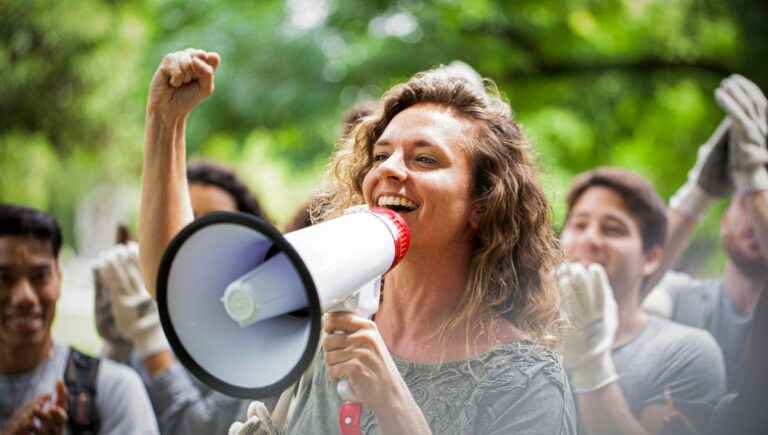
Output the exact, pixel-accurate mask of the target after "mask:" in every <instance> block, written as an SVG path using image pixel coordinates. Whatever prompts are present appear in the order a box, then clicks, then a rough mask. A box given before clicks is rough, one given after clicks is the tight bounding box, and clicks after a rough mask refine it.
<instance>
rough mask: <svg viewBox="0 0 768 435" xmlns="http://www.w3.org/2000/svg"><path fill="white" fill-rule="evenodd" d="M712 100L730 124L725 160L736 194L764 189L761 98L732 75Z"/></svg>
mask: <svg viewBox="0 0 768 435" xmlns="http://www.w3.org/2000/svg"><path fill="white" fill-rule="evenodd" d="M715 98H716V99H717V102H718V104H720V107H722V108H723V110H725V111H726V112H727V113H728V115H729V116H730V117H731V119H732V123H733V128H732V129H731V131H732V136H731V140H730V151H729V154H730V156H729V158H730V166H731V173H732V174H733V181H734V184H735V185H736V193H737V194H748V193H752V192H759V191H762V190H768V170H766V166H765V165H766V164H768V149H766V145H765V142H766V134H768V125H767V124H768V119H767V118H766V112H767V110H766V108H767V107H768V101H766V99H765V95H763V93H762V92H761V91H760V88H758V87H757V85H755V84H754V83H752V82H751V81H749V80H747V79H745V78H744V77H742V76H740V75H738V74H733V75H731V76H730V77H728V78H727V79H725V80H723V81H722V82H721V83H720V87H718V88H717V91H715Z"/></svg>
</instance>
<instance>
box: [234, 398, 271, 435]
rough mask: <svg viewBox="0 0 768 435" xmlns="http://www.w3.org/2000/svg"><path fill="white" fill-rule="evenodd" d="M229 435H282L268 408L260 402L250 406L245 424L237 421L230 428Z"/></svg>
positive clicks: (254, 402)
mask: <svg viewBox="0 0 768 435" xmlns="http://www.w3.org/2000/svg"><path fill="white" fill-rule="evenodd" d="M227 433H228V434H229V435H280V431H278V430H277V428H276V427H275V425H274V424H273V423H272V417H270V415H269V411H267V407H266V406H264V404H263V403H261V402H258V401H253V402H251V404H250V405H248V412H247V413H246V416H245V421H244V422H239V421H236V422H234V423H232V425H231V426H229V432H227Z"/></svg>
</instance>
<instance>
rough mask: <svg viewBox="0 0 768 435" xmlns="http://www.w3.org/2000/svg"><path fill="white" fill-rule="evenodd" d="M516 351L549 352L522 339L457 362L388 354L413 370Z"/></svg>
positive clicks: (473, 360)
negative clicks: (432, 360) (425, 360)
mask: <svg viewBox="0 0 768 435" xmlns="http://www.w3.org/2000/svg"><path fill="white" fill-rule="evenodd" d="M516 349H538V350H541V351H543V352H551V350H550V349H548V348H546V347H544V346H542V345H540V344H537V343H535V342H533V341H531V340H530V339H522V340H515V341H511V342H509V343H503V344H500V345H498V346H496V347H494V348H492V349H489V350H486V351H484V352H480V353H478V354H477V355H474V356H472V357H469V358H462V359H457V360H450V361H443V362H436V363H421V362H416V361H411V360H409V359H406V358H403V357H401V356H400V355H397V354H395V353H393V352H390V355H392V359H393V360H394V361H395V363H401V364H403V365H406V366H408V367H414V368H436V367H441V368H442V367H445V368H451V367H456V366H460V365H464V364H467V363H471V362H475V361H481V360H483V359H487V358H489V357H490V356H492V355H493V354H496V353H499V352H501V351H504V350H516Z"/></svg>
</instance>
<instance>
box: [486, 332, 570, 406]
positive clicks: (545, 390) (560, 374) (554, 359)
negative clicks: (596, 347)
mask: <svg viewBox="0 0 768 435" xmlns="http://www.w3.org/2000/svg"><path fill="white" fill-rule="evenodd" d="M482 362H483V364H484V365H485V366H486V371H485V376H484V377H483V380H482V382H481V387H492V388H490V389H491V390H493V391H498V392H501V393H504V392H509V391H518V392H521V388H522V387H524V390H525V391H526V394H525V396H528V397H529V398H530V396H531V395H545V396H550V395H551V396H562V395H563V394H564V393H565V392H566V391H568V383H567V380H566V375H565V370H564V369H563V366H562V363H561V358H560V356H559V355H558V354H557V353H555V352H554V351H552V350H550V349H547V348H545V347H543V346H540V345H537V344H535V343H532V342H530V341H517V342H513V343H509V344H506V345H504V346H501V347H499V348H497V349H495V350H493V351H491V352H489V353H488V354H487V356H486V357H485V358H483V361H482Z"/></svg>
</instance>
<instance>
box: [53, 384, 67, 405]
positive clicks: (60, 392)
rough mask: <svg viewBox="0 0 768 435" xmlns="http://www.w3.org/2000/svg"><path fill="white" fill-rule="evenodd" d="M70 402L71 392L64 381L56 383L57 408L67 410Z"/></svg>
mask: <svg viewBox="0 0 768 435" xmlns="http://www.w3.org/2000/svg"><path fill="white" fill-rule="evenodd" d="M68 402H69V390H67V386H66V385H64V381H63V380H61V379H59V380H58V381H56V406H58V407H60V408H63V409H66V408H67V403H68Z"/></svg>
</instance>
